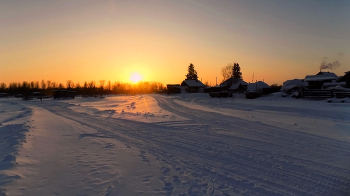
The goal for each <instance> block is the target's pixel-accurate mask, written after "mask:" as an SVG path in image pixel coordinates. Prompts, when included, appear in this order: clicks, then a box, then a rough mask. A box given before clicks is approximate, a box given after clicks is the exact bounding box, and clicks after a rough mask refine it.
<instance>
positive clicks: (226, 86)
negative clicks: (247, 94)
mask: <svg viewBox="0 0 350 196" xmlns="http://www.w3.org/2000/svg"><path fill="white" fill-rule="evenodd" d="M247 86H248V83H247V82H245V81H243V80H242V79H240V78H229V79H227V80H225V81H224V82H222V83H221V84H220V87H221V89H222V90H226V91H229V92H232V93H236V92H239V93H243V92H244V91H246V90H247Z"/></svg>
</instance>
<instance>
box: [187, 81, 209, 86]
mask: <svg viewBox="0 0 350 196" xmlns="http://www.w3.org/2000/svg"><path fill="white" fill-rule="evenodd" d="M183 82H184V83H186V85H187V86H190V87H204V86H205V85H204V84H203V83H202V82H201V81H199V80H184V81H183Z"/></svg>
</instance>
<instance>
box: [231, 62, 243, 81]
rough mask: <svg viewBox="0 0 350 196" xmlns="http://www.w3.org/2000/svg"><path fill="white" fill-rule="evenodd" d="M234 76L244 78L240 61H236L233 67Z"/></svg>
mask: <svg viewBox="0 0 350 196" xmlns="http://www.w3.org/2000/svg"><path fill="white" fill-rule="evenodd" d="M232 77H233V78H239V79H242V72H241V68H240V67H239V64H238V63H235V64H234V65H233V68H232Z"/></svg>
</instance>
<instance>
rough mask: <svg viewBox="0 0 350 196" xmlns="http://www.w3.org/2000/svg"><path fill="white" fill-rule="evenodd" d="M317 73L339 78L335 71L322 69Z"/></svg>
mask: <svg viewBox="0 0 350 196" xmlns="http://www.w3.org/2000/svg"><path fill="white" fill-rule="evenodd" d="M317 75H320V76H329V77H335V78H338V76H337V75H336V74H335V73H333V72H329V71H328V72H325V71H320V72H319V73H318V74H317Z"/></svg>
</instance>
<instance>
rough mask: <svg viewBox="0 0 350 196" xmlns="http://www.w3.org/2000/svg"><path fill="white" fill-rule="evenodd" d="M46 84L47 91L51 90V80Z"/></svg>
mask: <svg viewBox="0 0 350 196" xmlns="http://www.w3.org/2000/svg"><path fill="white" fill-rule="evenodd" d="M46 84H47V89H49V88H51V85H52V84H51V80H48V81H46Z"/></svg>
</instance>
